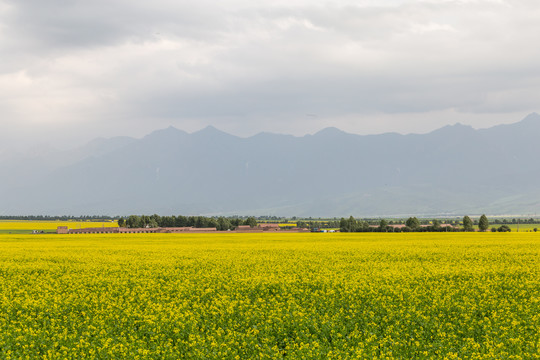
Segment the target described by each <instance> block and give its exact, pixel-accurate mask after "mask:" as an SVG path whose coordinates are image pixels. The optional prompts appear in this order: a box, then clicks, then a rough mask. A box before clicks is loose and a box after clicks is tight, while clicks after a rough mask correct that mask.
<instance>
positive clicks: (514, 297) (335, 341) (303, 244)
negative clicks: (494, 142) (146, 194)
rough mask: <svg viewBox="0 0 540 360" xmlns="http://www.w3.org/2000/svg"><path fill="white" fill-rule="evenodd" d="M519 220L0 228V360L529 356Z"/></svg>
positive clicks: (535, 257)
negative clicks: (220, 228)
mask: <svg viewBox="0 0 540 360" xmlns="http://www.w3.org/2000/svg"><path fill="white" fill-rule="evenodd" d="M539 240H540V238H539V236H538V235H537V234H535V233H520V234H515V233H511V234H508V233H507V234H501V233H496V234H492V233H487V234H478V233H474V234H471V233H458V234H440V233H426V234H382V233H379V234H311V233H307V234H279V233H273V234H262V233H253V234H181V235H178V234H137V235H135V234H130V235H120V234H119V235H78V236H74V235H69V236H62V235H54V236H53V235H43V236H23V235H18V236H14V235H11V236H8V235H1V236H0V358H2V359H85V358H87V359H94V358H99V359H124V358H129V359H178V358H186V359H246V358H257V359H281V358H293V359H294V358H302V359H327V358H330V359H350V358H358V359H433V358H441V359H444V358H447V359H538V358H540V357H539V355H538V354H539V353H540V261H539V255H540V241H539Z"/></svg>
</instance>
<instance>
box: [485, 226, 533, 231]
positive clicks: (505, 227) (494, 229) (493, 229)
mask: <svg viewBox="0 0 540 360" xmlns="http://www.w3.org/2000/svg"><path fill="white" fill-rule="evenodd" d="M510 231H512V230H511V229H510V228H509V227H508V225H501V226H499V227H498V228H496V227H492V228H491V232H510ZM535 231H536V230H535Z"/></svg>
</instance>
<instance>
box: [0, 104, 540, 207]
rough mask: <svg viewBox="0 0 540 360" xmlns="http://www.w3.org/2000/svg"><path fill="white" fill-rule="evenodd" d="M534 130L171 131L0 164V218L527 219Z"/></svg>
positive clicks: (538, 144)
mask: <svg viewBox="0 0 540 360" xmlns="http://www.w3.org/2000/svg"><path fill="white" fill-rule="evenodd" d="M539 135H540V115H538V114H536V113H533V114H530V115H528V116H527V117H526V118H525V119H523V120H522V121H520V122H517V123H514V124H509V125H499V126H495V127H492V128H488V129H480V130H475V129H473V128H472V127H470V126H465V125H460V124H456V125H452V126H446V127H443V128H441V129H438V130H436V131H433V132H431V133H428V134H422V135H419V134H409V135H400V134H396V133H387V134H381V135H367V136H366V135H354V134H349V133H345V132H343V131H341V130H338V129H336V128H327V129H324V130H322V131H320V132H318V133H316V134H314V135H305V136H303V137H294V136H291V135H280V134H270V133H260V134H258V135H255V136H252V137H248V138H240V137H237V136H233V135H230V134H227V133H224V132H222V131H220V130H218V129H216V128H213V127H207V128H205V129H203V130H201V131H198V132H195V133H192V134H188V133H186V132H184V131H181V130H178V129H176V128H173V127H169V128H167V129H163V130H158V131H155V132H153V133H151V134H149V135H147V136H145V137H144V138H141V139H134V138H129V137H114V138H110V139H96V140H94V141H92V142H90V143H88V144H86V145H84V146H82V147H80V148H78V149H74V150H71V151H49V152H43V153H40V154H35V155H33V156H25V157H15V158H11V159H4V160H2V161H1V162H0V175H1V180H0V181H1V182H2V183H1V185H2V186H1V189H0V215H22V214H44V215H45V214H48V215H60V214H70V215H81V214H83V215H86V214H88V215H92V214H99V215H129V214H142V213H144V214H153V213H157V214H162V215H172V214H183V215H197V214H201V215H247V214H249V215H282V216H303V217H307V216H312V217H334V216H336V217H340V216H349V215H354V216H359V217H368V216H370V217H374V216H409V215H417V216H422V215H424V216H429V215H433V216H435V215H456V216H459V215H462V214H470V215H474V214H481V213H486V214H491V215H499V214H531V215H532V214H536V212H537V210H539V209H540V183H539V182H538V179H540V164H539V162H538V154H540V141H539V139H538V137H539Z"/></svg>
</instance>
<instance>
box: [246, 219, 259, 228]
mask: <svg viewBox="0 0 540 360" xmlns="http://www.w3.org/2000/svg"><path fill="white" fill-rule="evenodd" d="M244 225H249V226H251V227H252V228H254V227H257V220H256V219H255V218H254V217H253V216H250V217H248V218H247V219H246V221H244Z"/></svg>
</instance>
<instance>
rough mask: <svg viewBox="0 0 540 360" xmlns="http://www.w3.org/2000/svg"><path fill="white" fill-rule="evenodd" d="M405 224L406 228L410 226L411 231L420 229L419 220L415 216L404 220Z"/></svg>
mask: <svg viewBox="0 0 540 360" xmlns="http://www.w3.org/2000/svg"><path fill="white" fill-rule="evenodd" d="M405 225H407V227H408V228H410V229H411V230H412V231H417V230H418V229H420V221H419V220H418V219H417V218H416V217H410V218H408V219H407V221H406V222H405Z"/></svg>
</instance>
